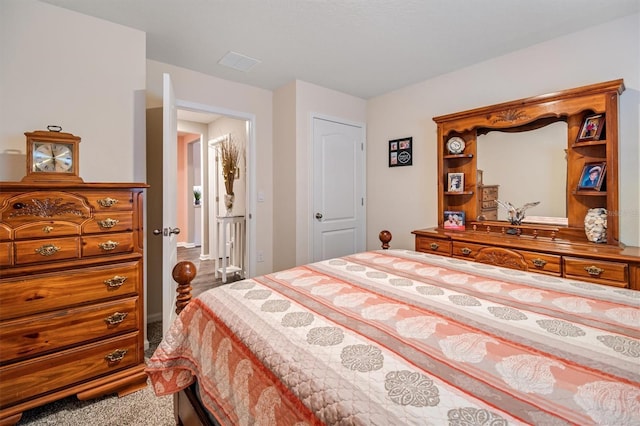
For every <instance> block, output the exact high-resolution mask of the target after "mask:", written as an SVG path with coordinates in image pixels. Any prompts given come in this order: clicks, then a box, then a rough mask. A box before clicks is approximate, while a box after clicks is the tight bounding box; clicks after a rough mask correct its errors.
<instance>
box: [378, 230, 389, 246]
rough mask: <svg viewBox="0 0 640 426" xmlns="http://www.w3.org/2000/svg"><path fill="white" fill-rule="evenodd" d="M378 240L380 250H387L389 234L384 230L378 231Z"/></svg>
mask: <svg viewBox="0 0 640 426" xmlns="http://www.w3.org/2000/svg"><path fill="white" fill-rule="evenodd" d="M378 238H379V239H380V242H382V249H383V250H387V249H388V248H389V241H391V232H389V231H387V230H386V229H385V230H383V231H380V234H379V235H378Z"/></svg>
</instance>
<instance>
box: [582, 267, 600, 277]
mask: <svg viewBox="0 0 640 426" xmlns="http://www.w3.org/2000/svg"><path fill="white" fill-rule="evenodd" d="M584 270H585V271H587V273H588V274H589V275H591V276H592V277H597V276H600V274H602V273H603V272H604V269H602V268H598V267H597V266H595V265H591V266H585V267H584Z"/></svg>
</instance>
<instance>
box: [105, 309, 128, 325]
mask: <svg viewBox="0 0 640 426" xmlns="http://www.w3.org/2000/svg"><path fill="white" fill-rule="evenodd" d="M127 315H129V314H128V313H126V312H116V313H114V314H113V315H110V316H108V317H107V318H105V319H104V322H106V323H107V324H109V325H116V324H120V323H121V322H122V321H124V319H125V318H126V317H127Z"/></svg>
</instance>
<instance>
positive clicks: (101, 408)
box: [18, 322, 175, 426]
mask: <svg viewBox="0 0 640 426" xmlns="http://www.w3.org/2000/svg"><path fill="white" fill-rule="evenodd" d="M148 338H149V345H150V349H149V350H148V351H147V352H146V355H147V356H149V355H150V354H151V353H153V350H154V349H155V347H156V346H157V345H158V343H159V342H160V340H161V338H162V327H161V323H160V322H158V323H151V324H149V326H148ZM18 425H19V426H21V425H34V426H36V425H38V426H41V425H42V426H44V425H55V426H84V425H87V426H129V425H131V426H173V425H175V421H174V419H173V397H171V396H165V397H161V398H158V397H156V396H155V394H154V393H153V390H152V389H151V387H150V386H147V387H146V388H144V389H143V390H140V391H138V392H134V393H132V394H129V395H127V396H125V397H122V398H118V396H117V395H109V396H104V397H102V398H97V399H93V400H90V401H79V400H78V399H77V398H76V397H75V396H73V397H69V398H64V399H61V400H59V401H56V402H53V403H51V404H47V405H44V406H42V407H38V408H34V409H33V410H29V411H25V412H24V413H23V415H22V419H21V420H20V422H18Z"/></svg>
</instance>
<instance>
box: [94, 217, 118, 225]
mask: <svg viewBox="0 0 640 426" xmlns="http://www.w3.org/2000/svg"><path fill="white" fill-rule="evenodd" d="M118 222H120V221H119V220H118V219H111V218H110V217H108V218H106V219H105V220H99V221H98V225H100V227H101V228H113V227H114V226H116V225H117V224H118Z"/></svg>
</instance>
